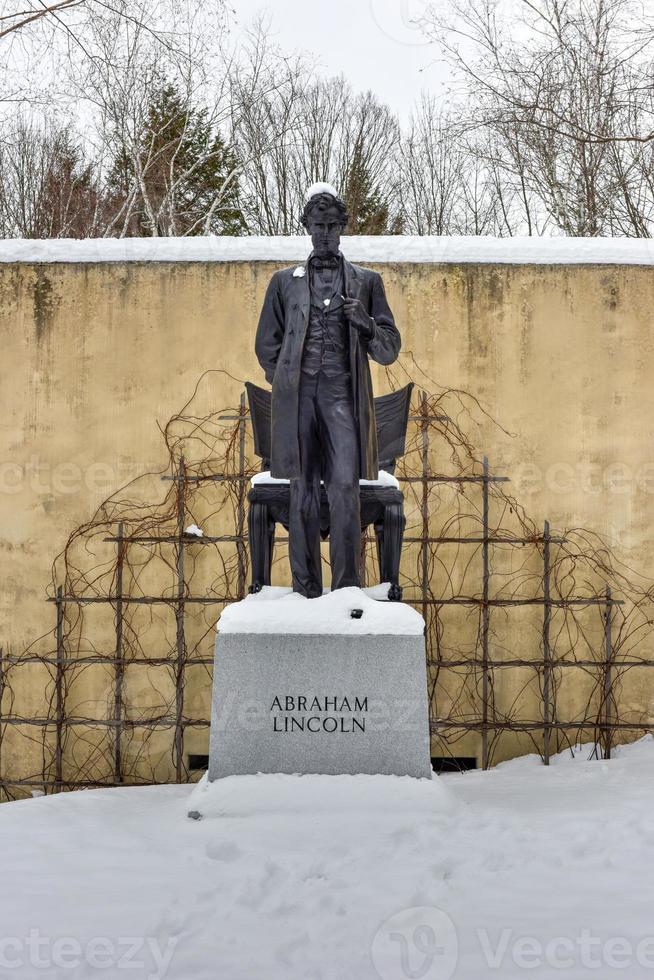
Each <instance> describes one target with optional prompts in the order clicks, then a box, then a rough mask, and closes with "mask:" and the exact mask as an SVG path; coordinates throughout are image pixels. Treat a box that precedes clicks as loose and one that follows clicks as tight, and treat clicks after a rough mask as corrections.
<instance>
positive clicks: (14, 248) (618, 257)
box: [0, 235, 654, 265]
mask: <svg viewBox="0 0 654 980" xmlns="http://www.w3.org/2000/svg"><path fill="white" fill-rule="evenodd" d="M341 245H342V250H343V254H344V255H345V256H346V257H347V258H348V259H350V260H351V261H352V262H361V263H383V262H416V263H446V264H447V263H468V262H484V263H500V264H505V263H508V264H511V265H531V264H535V265H543V264H544V265H550V264H555V265H559V264H564V265H568V264H569V265H578V264H591V265H595V264H600V265H603V264H607V263H608V264H616V265H653V264H654V241H652V240H651V239H646V238H563V237H560V238H494V237H492V236H490V235H489V236H465V235H452V236H448V237H445V236H442V237H440V236H422V237H421V236H413V235H379V236H377V235H357V236H351V237H347V236H346V237H344V238H343V239H342V243H341ZM310 251H311V241H310V239H309V238H308V237H305V236H304V235H288V236H270V237H267V236H251V237H247V238H246V237H244V238H231V237H219V236H213V237H207V238H204V237H200V238H121V239H118V238H87V239H72V238H61V239H51V240H45V239H44V240H34V239H5V240H0V262H252V261H258V262H263V261H270V262H284V263H287V264H291V263H293V262H298V261H300V262H301V261H304V260H306V257H307V255H308V254H309V252H310Z"/></svg>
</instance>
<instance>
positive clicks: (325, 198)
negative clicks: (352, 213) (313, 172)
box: [301, 183, 349, 229]
mask: <svg viewBox="0 0 654 980" xmlns="http://www.w3.org/2000/svg"><path fill="white" fill-rule="evenodd" d="M327 208H335V209H336V211H337V212H338V216H339V218H342V221H343V227H345V225H346V224H347V222H348V218H349V215H348V213H347V208H346V207H345V203H344V201H342V200H341V198H340V197H339V194H338V191H337V190H336V188H335V187H334V186H333V184H323V183H318V184H312V185H311V187H310V188H309V189H308V190H307V193H306V195H305V205H304V211H303V212H302V219H301V220H302V225H303V227H304V228H306V229H308V228H309V219H310V216H311V214H312V213H313V212H315V211H317V212H320V211H326V210H327Z"/></svg>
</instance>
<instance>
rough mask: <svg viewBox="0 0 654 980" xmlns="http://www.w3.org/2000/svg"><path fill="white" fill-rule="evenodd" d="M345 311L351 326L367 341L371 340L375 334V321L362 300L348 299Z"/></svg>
mask: <svg viewBox="0 0 654 980" xmlns="http://www.w3.org/2000/svg"><path fill="white" fill-rule="evenodd" d="M344 311H345V316H346V317H347V319H348V322H349V324H350V326H351V327H354V328H355V329H356V330H358V331H359V333H360V334H361V336H362V337H363V338H364V339H365V340H370V338H371V337H372V335H373V333H374V332H375V326H374V324H375V321H374V320H373V318H372V317H371V316H370V314H369V313H367V312H366V308H365V306H364V305H363V303H362V302H361V300H360V299H347V298H346V300H345V305H344Z"/></svg>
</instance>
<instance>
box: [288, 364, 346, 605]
mask: <svg viewBox="0 0 654 980" xmlns="http://www.w3.org/2000/svg"><path fill="white" fill-rule="evenodd" d="M298 415H299V417H298V434H299V443H300V467H301V475H300V476H299V477H298V478H297V479H293V480H291V485H290V514H289V558H290V564H291V573H292V576H293V591H294V592H299V593H300V594H301V595H305V596H307V597H309V598H315V597H316V596H319V595H322V567H321V559H320V481H321V479H322V480H324V484H325V490H326V491H327V500H328V503H329V559H330V564H331V570H332V586H331V587H332V589H340V588H345V587H346V586H358V585H360V560H361V516H360V500H359V431H358V425H357V420H356V418H355V415H354V402H353V396H352V383H351V378H350V374H349V372H348V371H342V370H341V371H339V372H338V373H336V372H334V370H333V369H330V370H329V371H328V373H325V372H324V371H323V370H322V368H321V369H320V370H319V371H318V372H317V373H315V374H307V373H305V372H302V373H301V376H300V391H299V413H298Z"/></svg>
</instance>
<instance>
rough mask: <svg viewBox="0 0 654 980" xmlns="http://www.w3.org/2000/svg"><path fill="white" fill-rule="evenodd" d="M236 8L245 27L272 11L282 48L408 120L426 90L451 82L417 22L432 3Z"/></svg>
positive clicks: (386, 0)
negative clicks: (310, 58)
mask: <svg viewBox="0 0 654 980" xmlns="http://www.w3.org/2000/svg"><path fill="white" fill-rule="evenodd" d="M230 6H232V7H234V9H235V11H236V20H237V22H238V24H239V25H240V26H245V25H247V24H248V22H250V21H251V20H252V18H253V17H254V16H255V15H256V14H257V12H259V11H267V12H268V13H269V15H270V16H271V18H272V26H273V30H274V32H275V34H276V37H277V40H278V43H279V44H280V46H281V47H282V48H284V49H285V50H288V51H292V50H303V51H310V52H312V53H313V54H314V55H316V56H317V57H318V58H319V60H320V64H321V67H322V71H323V72H324V73H325V74H329V75H337V74H340V73H341V72H343V74H345V75H346V76H347V78H348V79H349V80H350V81H351V82H352V84H353V86H354V87H355V88H356V89H368V88H371V89H372V90H373V91H374V92H375V93H376V94H377V95H378V96H379V98H380V99H382V101H384V102H387V103H388V104H389V105H390V106H391V108H392V109H393V110H395V112H397V113H398V114H399V115H400V116H401V117H403V118H406V116H407V115H408V113H409V110H410V108H411V106H412V104H413V102H414V101H415V99H416V98H417V96H418V95H419V94H420V91H421V89H428V90H430V91H432V92H434V93H435V94H438V93H440V92H442V91H443V86H444V84H445V83H446V82H447V79H448V77H449V74H448V71H447V69H446V67H445V65H443V63H442V62H441V61H439V60H438V55H437V52H436V50H435V48H434V47H433V46H431V45H429V44H427V43H426V42H425V40H424V37H423V36H422V35H421V33H420V31H419V30H417V28H416V27H415V25H413V24H412V23H411V19H412V17H415V16H416V14H419V13H420V12H421V11H422V10H424V8H425V7H426V6H427V3H426V0H322V2H319V0H231V3H230ZM237 30H238V28H237Z"/></svg>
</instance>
